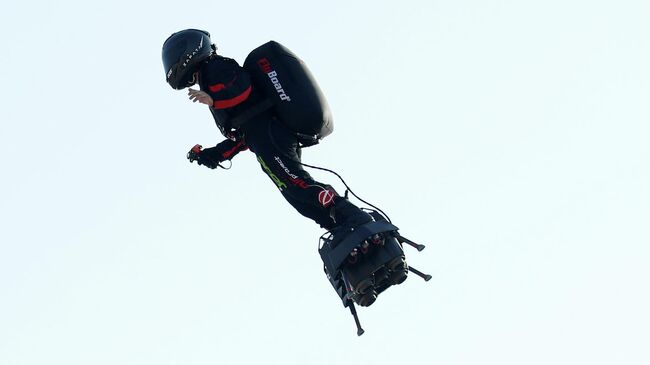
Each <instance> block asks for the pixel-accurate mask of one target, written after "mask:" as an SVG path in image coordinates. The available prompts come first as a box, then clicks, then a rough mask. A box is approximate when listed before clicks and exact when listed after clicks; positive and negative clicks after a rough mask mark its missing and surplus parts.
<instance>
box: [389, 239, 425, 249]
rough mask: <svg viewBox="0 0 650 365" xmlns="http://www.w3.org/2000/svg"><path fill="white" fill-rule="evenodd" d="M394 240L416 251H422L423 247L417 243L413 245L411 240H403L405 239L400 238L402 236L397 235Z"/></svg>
mask: <svg viewBox="0 0 650 365" xmlns="http://www.w3.org/2000/svg"><path fill="white" fill-rule="evenodd" d="M396 238H397V240H398V241H399V242H400V243H406V244H408V245H409V246H413V247H415V248H416V249H417V250H418V251H422V250H424V245H420V244H418V243H415V242H413V241H411V240H409V239H407V238H405V237H402V236H400V235H397V236H396Z"/></svg>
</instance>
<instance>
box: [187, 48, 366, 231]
mask: <svg viewBox="0 0 650 365" xmlns="http://www.w3.org/2000/svg"><path fill="white" fill-rule="evenodd" d="M200 86H201V90H203V91H205V92H207V93H208V94H209V95H210V96H211V97H212V99H213V100H214V104H213V105H212V106H211V107H210V111H211V112H212V114H213V116H214V118H215V121H216V123H217V126H219V128H220V129H221V131H222V133H223V134H224V135H226V136H227V137H229V139H226V140H224V141H223V142H221V143H219V144H217V145H216V146H215V147H212V148H206V149H205V150H203V152H202V153H201V156H205V157H208V158H210V159H211V160H213V161H218V162H221V161H225V160H230V159H232V158H233V157H234V156H235V155H236V154H238V153H239V152H241V151H244V150H246V149H250V150H251V151H252V152H253V153H255V155H256V156H257V160H258V161H259V163H260V165H261V167H262V170H263V171H264V172H265V173H266V174H267V175H268V176H269V177H270V178H271V180H272V181H273V183H274V184H275V185H276V186H277V187H278V189H279V190H280V192H281V193H282V195H283V196H284V198H285V199H286V200H287V201H288V202H289V203H290V204H291V205H292V206H293V207H294V208H295V209H296V210H298V212H300V213H301V214H302V215H304V216H305V217H308V218H310V219H312V220H314V221H315V222H316V223H317V224H319V225H320V226H321V227H323V228H325V229H328V230H329V229H332V228H334V227H336V226H339V225H342V224H346V225H358V224H362V223H365V222H367V221H368V220H370V217H369V216H368V214H366V213H365V212H363V211H361V210H360V209H359V208H358V207H356V206H355V205H353V204H352V203H350V202H349V201H348V200H347V199H345V198H343V197H341V196H339V194H338V193H337V192H336V191H335V190H334V189H333V188H332V187H331V186H330V185H327V184H323V183H320V182H318V181H315V180H314V179H313V178H312V177H311V176H310V175H309V173H308V172H307V171H305V170H304V169H303V167H302V165H301V162H300V157H301V156H300V152H301V150H300V144H299V140H298V137H296V135H295V134H294V133H293V132H292V131H291V130H289V129H288V128H287V127H285V126H284V124H283V123H282V121H281V120H279V119H278V118H277V117H276V116H275V115H274V114H273V113H272V112H270V111H266V112H262V113H260V114H258V115H256V116H255V117H253V118H252V119H251V120H250V121H248V122H247V123H246V124H244V125H243V126H241V127H240V128H238V130H236V131H234V132H233V131H232V130H230V128H229V127H228V121H229V119H231V118H232V117H234V116H236V115H238V114H239V113H241V112H243V111H245V110H247V109H249V108H250V107H251V106H253V105H255V102H256V101H257V100H259V98H260V96H259V95H257V94H256V92H255V89H254V86H253V85H251V81H250V78H249V77H248V74H247V73H246V72H245V71H244V69H242V68H241V67H240V66H239V65H238V64H237V62H236V61H234V60H232V59H229V58H225V57H221V56H213V57H212V58H211V59H210V60H208V61H207V62H205V63H204V64H203V65H202V67H201V69H200Z"/></svg>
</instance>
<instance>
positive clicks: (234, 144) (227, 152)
mask: <svg viewBox="0 0 650 365" xmlns="http://www.w3.org/2000/svg"><path fill="white" fill-rule="evenodd" d="M247 149H248V146H246V144H245V143H244V141H242V140H238V141H233V140H230V139H226V140H224V141H223V142H221V143H219V144H217V145H216V146H214V147H210V148H206V149H204V150H203V151H201V156H202V157H203V156H204V155H205V157H206V158H209V159H211V160H213V161H216V162H223V161H226V160H231V159H232V158H233V157H235V156H236V155H237V154H238V153H239V152H241V151H245V150H247Z"/></svg>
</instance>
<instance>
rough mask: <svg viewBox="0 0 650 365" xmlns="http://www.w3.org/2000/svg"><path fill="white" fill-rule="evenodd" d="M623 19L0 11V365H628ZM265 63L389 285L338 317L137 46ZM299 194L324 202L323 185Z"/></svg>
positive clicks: (645, 82)
mask: <svg viewBox="0 0 650 365" xmlns="http://www.w3.org/2000/svg"><path fill="white" fill-rule="evenodd" d="M649 18H650V5H649V3H648V2H647V1H632V0H623V1H598V0H596V1H586V0H585V1H579V0H563V1H559V0H547V1H478V0H461V1H401V2H382V1H379V2H377V1H373V2H371V1H357V2H344V1H329V2H320V3H311V2H304V1H303V2H299V1H275V2H270V1H257V0H254V1H251V2H245V3H240V2H223V1H209V2H203V3H195V4H193V5H190V4H189V3H182V2H180V3H179V2H170V1H157V2H140V3H134V2H127V1H122V0H115V1H111V2H108V1H106V2H104V3H97V4H94V3H92V2H81V1H60V2H45V1H38V0H37V1H33V2H20V3H18V2H11V3H8V4H5V5H4V6H3V9H2V12H1V13H0V44H1V45H2V49H3V51H2V52H0V66H1V67H0V81H2V85H3V86H4V87H3V88H2V91H0V94H1V95H0V100H1V103H2V104H1V105H2V106H1V108H0V111H1V118H0V121H1V122H0V159H1V160H2V179H1V180H0V194H1V195H0V196H1V197H2V198H1V201H0V225H1V226H0V227H1V228H0V364H2V365H45V364H46V365H58V364H61V365H77V364H79V365H88V364H93V365H101V364H107V365H109V364H110V365H115V364H120V365H123V364H134V365H136V364H137V365H149V364H152V365H153V364H155V365H165V364H183V365H185V364H301V365H303V364H327V365H331V364H344V363H345V364H375V365H377V364H390V365H395V364H409V365H411V364H413V365H415V364H422V365H425V364H446V365H447V364H481V365H483V364H498V365H509V364H513V365H515V364H516V365H521V364H526V365H529V364H544V365H548V364H572V365H573V364H590V365H593V364H626V365H627V364H648V363H650V353H649V352H648V350H647V345H648V343H650V329H649V328H650V314H649V313H648V308H650V284H649V283H648V278H650V267H649V263H650V248H649V246H648V244H649V243H650V229H649V224H648V222H649V221H650V208H649V207H650V193H649V191H648V186H650V172H649V169H648V166H649V165H650V147H649V144H648V141H649V139H650V127H649V122H650V111H649V109H648V101H649V100H650V71H649V68H648V65H650V44H649V43H650V41H649V39H650V37H649V36H650V22H648V19H649ZM185 28H200V29H205V30H208V31H209V32H210V33H211V34H212V38H213V40H214V41H215V42H216V43H217V45H218V46H219V52H220V53H221V54H223V55H225V56H228V57H232V58H235V59H236V60H238V61H239V62H240V63H241V62H243V60H244V58H245V57H246V55H247V54H248V52H250V51H251V50H252V49H254V48H256V47H257V46H259V45H261V44H262V43H265V42H267V41H268V40H271V39H273V40H276V41H279V42H281V43H282V44H284V45H285V46H287V47H288V48H290V49H292V50H293V51H294V52H295V53H297V54H298V55H299V56H301V58H302V59H303V60H304V61H305V62H306V63H307V64H308V65H309V67H310V68H311V70H312V72H313V74H314V75H315V77H316V78H317V79H318V81H319V83H320V85H321V87H322V89H323V91H324V92H325V94H326V95H327V98H328V100H329V103H330V106H331V108H332V111H333V115H334V125H335V131H334V133H333V134H332V135H331V136H329V137H327V138H326V139H325V140H324V141H323V143H322V144H321V145H318V146H316V147H311V148H309V149H306V150H305V151H304V153H303V160H304V162H306V163H310V164H315V165H320V166H324V167H328V168H332V169H334V170H336V171H338V172H339V173H340V174H342V175H343V176H344V178H346V180H347V182H348V183H349V184H350V185H351V187H352V188H353V189H354V190H355V192H356V193H357V194H359V195H360V196H361V197H363V198H364V199H366V200H368V201H370V202H372V203H374V204H376V205H378V206H380V207H381V208H382V209H383V210H385V211H386V212H387V213H388V214H389V215H390V217H391V218H392V220H393V221H394V223H395V224H396V225H397V226H398V227H400V233H402V234H403V235H404V236H406V237H408V238H410V239H412V240H414V241H417V242H420V243H423V244H426V245H427V249H426V250H424V251H423V252H421V253H418V252H416V251H415V250H413V249H410V248H408V247H407V248H405V250H406V254H407V259H408V262H409V263H410V264H412V265H413V266H414V267H416V268H418V269H420V270H422V271H425V272H427V273H429V274H431V275H432V276H433V279H432V280H431V281H429V282H428V283H425V282H424V281H422V280H420V279H419V278H417V277H415V276H412V277H410V278H409V279H408V280H407V281H406V282H405V283H404V284H402V285H400V286H397V287H393V288H391V289H389V290H388V291H387V292H385V293H383V294H381V295H380V296H379V299H378V300H377V302H376V303H375V304H374V305H373V306H371V307H369V308H359V315H360V318H361V321H362V324H363V326H364V328H365V330H366V333H365V334H364V335H363V336H361V337H357V336H356V331H355V327H354V322H353V320H352V317H351V315H350V313H349V311H348V310H347V309H346V308H344V307H343V306H342V304H341V302H340V300H339V298H338V296H337V295H336V293H335V292H334V290H333V289H332V288H331V286H330V284H329V282H328V281H327V279H326V278H325V275H324V274H323V271H322V262H321V261H320V257H319V256H318V253H317V250H316V249H317V239H318V237H319V236H320V235H321V234H322V233H323V231H322V230H321V229H320V228H319V227H318V226H317V225H316V224H314V223H313V222H311V221H310V220H308V219H306V218H304V217H302V216H301V215H299V214H298V213H297V212H295V211H294V210H293V208H292V207H291V206H290V205H289V204H288V203H286V202H285V200H284V199H283V198H282V196H281V195H280V193H279V192H278V191H277V189H276V188H275V186H274V185H273V183H272V182H271V181H270V180H269V179H268V177H267V176H265V175H264V173H263V172H262V170H261V169H260V167H259V165H258V163H257V161H256V160H255V158H254V155H253V154H252V153H250V152H246V153H243V154H241V155H240V156H237V158H236V159H235V160H234V161H233V168H232V169H231V170H229V171H225V170H219V171H213V170H209V169H205V168H203V167H199V166H197V165H196V164H193V165H190V164H189V163H188V161H187V160H186V159H185V153H186V152H187V151H188V150H189V149H190V148H191V147H192V146H193V145H194V144H196V143H200V144H202V145H204V146H206V147H207V146H212V145H214V144H216V143H217V142H219V141H221V140H222V137H221V136H220V135H219V132H218V130H217V128H216V127H215V126H214V122H213V120H212V117H211V116H210V113H209V112H208V110H207V108H206V107H205V106H200V105H197V104H193V103H191V102H190V101H189V100H187V97H186V95H185V92H180V91H174V90H172V89H171V88H170V87H169V86H168V85H167V84H166V83H165V78H164V71H163V67H162V62H161V58H160V50H161V47H162V43H163V41H164V40H165V39H166V38H167V37H168V36H169V35H170V34H171V33H173V32H175V31H178V30H181V29H185ZM313 176H314V177H315V178H317V179H318V180H320V181H323V182H326V183H330V184H332V185H334V186H335V187H336V188H337V190H338V191H339V192H340V193H343V191H344V188H343V187H342V185H341V184H340V183H339V182H338V181H337V180H336V178H335V177H334V176H331V175H328V174H326V173H321V172H313Z"/></svg>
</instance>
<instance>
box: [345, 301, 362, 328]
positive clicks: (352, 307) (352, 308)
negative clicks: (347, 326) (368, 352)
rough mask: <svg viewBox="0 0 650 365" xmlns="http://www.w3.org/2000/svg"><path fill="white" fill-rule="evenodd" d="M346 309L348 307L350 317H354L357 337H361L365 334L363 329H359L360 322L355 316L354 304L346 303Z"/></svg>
mask: <svg viewBox="0 0 650 365" xmlns="http://www.w3.org/2000/svg"><path fill="white" fill-rule="evenodd" d="M348 307H350V312H351V313H352V316H353V317H354V323H356V325H357V336H361V335H363V333H364V332H365V331H364V330H363V328H361V322H359V316H358V315H357V309H356V308H355V307H354V303H353V302H352V301H349V302H348Z"/></svg>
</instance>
